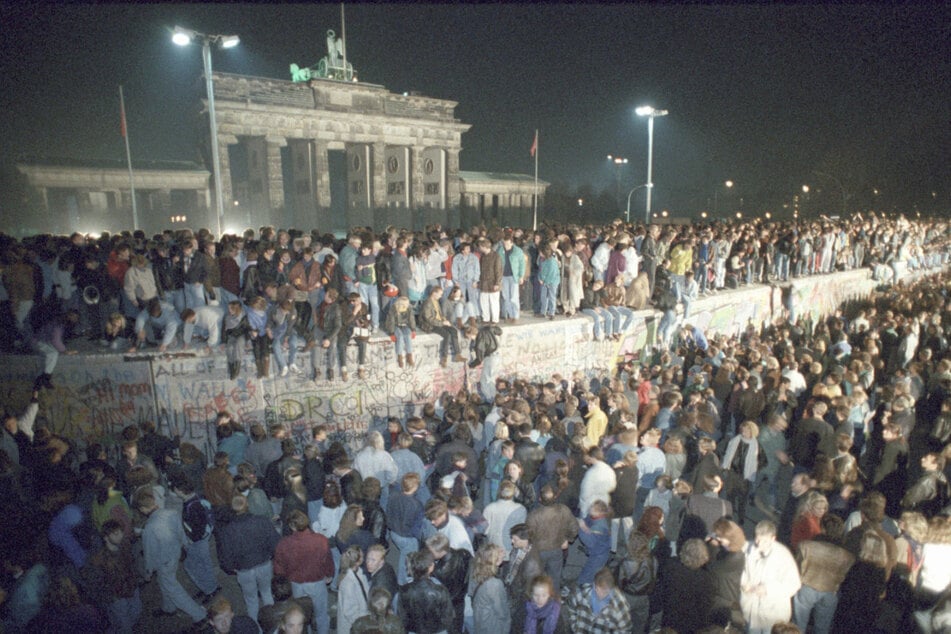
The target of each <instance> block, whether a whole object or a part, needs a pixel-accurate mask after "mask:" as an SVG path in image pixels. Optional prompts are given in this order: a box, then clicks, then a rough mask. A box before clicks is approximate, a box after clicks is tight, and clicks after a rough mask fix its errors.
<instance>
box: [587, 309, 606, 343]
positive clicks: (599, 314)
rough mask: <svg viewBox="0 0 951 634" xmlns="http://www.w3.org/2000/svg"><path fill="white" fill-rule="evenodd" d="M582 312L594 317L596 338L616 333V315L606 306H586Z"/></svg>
mask: <svg viewBox="0 0 951 634" xmlns="http://www.w3.org/2000/svg"><path fill="white" fill-rule="evenodd" d="M581 312H582V313H584V314H585V315H587V316H588V317H591V318H592V319H594V338H595V339H601V338H602V336H607V337H610V336H611V335H613V334H614V316H613V315H611V313H609V312H608V311H607V310H605V309H604V308H598V309H597V310H595V309H593V308H584V309H582V310H581ZM602 333H603V334H602Z"/></svg>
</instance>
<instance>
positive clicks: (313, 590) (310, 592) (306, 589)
mask: <svg viewBox="0 0 951 634" xmlns="http://www.w3.org/2000/svg"><path fill="white" fill-rule="evenodd" d="M291 591H292V592H293V594H294V598H295V599H296V598H298V597H310V600H311V601H313V602H314V624H315V625H316V627H317V634H327V633H328V632H330V612H328V610H327V582H326V581H324V580H321V581H311V582H310V583H294V582H293V581H292V582H291Z"/></svg>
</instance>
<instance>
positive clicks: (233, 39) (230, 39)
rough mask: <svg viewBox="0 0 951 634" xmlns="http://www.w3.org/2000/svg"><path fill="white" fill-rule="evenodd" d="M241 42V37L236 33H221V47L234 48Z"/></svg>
mask: <svg viewBox="0 0 951 634" xmlns="http://www.w3.org/2000/svg"><path fill="white" fill-rule="evenodd" d="M240 43H241V38H239V37H238V36H237V35H223V36H222V37H221V48H234V47H235V46H237V45H238V44H240Z"/></svg>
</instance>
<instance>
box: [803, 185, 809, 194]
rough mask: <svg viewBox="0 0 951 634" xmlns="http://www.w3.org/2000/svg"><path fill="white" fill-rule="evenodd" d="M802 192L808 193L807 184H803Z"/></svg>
mask: <svg viewBox="0 0 951 634" xmlns="http://www.w3.org/2000/svg"><path fill="white" fill-rule="evenodd" d="M802 193H804V194H808V193H809V185H803V186H802Z"/></svg>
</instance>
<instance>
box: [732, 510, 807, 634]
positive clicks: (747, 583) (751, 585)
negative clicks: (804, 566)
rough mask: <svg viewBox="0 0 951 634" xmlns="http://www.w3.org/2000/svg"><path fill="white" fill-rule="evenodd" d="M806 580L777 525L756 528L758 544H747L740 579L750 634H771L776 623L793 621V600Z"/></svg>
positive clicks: (756, 542)
mask: <svg viewBox="0 0 951 634" xmlns="http://www.w3.org/2000/svg"><path fill="white" fill-rule="evenodd" d="M801 586H802V581H801V579H800V577H799V567H798V566H797V565H796V560H795V559H794V558H793V556H792V553H790V552H789V549H788V548H786V547H785V546H784V545H782V544H781V543H779V542H778V541H776V525H775V524H774V523H772V522H771V521H769V520H763V521H761V522H760V523H759V524H757V525H756V541H755V542H754V543H752V544H749V545H747V548H746V564H745V565H744V567H743V574H742V575H741V577H740V609H741V610H742V611H743V617H744V618H745V619H746V624H747V630H746V631H747V632H748V633H749V634H769V632H770V631H771V630H772V628H773V624H774V623H776V622H779V621H789V620H790V619H791V618H792V598H793V595H795V594H796V593H797V592H799V588H800V587H801Z"/></svg>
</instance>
